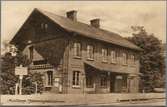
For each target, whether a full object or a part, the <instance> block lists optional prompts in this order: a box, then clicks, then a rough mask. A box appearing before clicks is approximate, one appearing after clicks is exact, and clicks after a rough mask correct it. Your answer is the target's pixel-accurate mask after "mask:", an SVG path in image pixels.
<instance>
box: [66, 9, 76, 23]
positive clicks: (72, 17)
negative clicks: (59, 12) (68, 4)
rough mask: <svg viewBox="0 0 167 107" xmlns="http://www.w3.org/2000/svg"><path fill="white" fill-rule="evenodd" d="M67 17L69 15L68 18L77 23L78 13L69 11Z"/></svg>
mask: <svg viewBox="0 0 167 107" xmlns="http://www.w3.org/2000/svg"><path fill="white" fill-rule="evenodd" d="M66 15H67V18H69V19H71V20H73V21H77V11H75V10H71V11H68V12H67V13H66Z"/></svg>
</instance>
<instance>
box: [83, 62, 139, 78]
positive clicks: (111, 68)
mask: <svg viewBox="0 0 167 107" xmlns="http://www.w3.org/2000/svg"><path fill="white" fill-rule="evenodd" d="M85 66H90V67H93V68H95V69H98V70H100V71H106V72H113V73H122V74H135V75H139V73H136V68H135V67H127V66H122V65H116V64H110V65H109V64H108V63H97V62H91V61H85Z"/></svg>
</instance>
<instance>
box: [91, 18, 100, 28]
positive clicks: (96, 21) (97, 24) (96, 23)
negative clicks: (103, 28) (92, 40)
mask: <svg viewBox="0 0 167 107" xmlns="http://www.w3.org/2000/svg"><path fill="white" fill-rule="evenodd" d="M90 24H91V26H93V27H95V28H100V19H92V20H90Z"/></svg>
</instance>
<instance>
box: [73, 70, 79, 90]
mask: <svg viewBox="0 0 167 107" xmlns="http://www.w3.org/2000/svg"><path fill="white" fill-rule="evenodd" d="M72 87H73V88H79V87H80V71H73V73H72Z"/></svg>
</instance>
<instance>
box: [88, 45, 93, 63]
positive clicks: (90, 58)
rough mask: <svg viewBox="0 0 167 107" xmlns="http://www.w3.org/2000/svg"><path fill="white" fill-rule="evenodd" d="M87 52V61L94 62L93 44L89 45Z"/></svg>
mask: <svg viewBox="0 0 167 107" xmlns="http://www.w3.org/2000/svg"><path fill="white" fill-rule="evenodd" d="M86 50H87V51H86V52H87V60H92V61H93V60H94V45H92V44H87V47H86Z"/></svg>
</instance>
